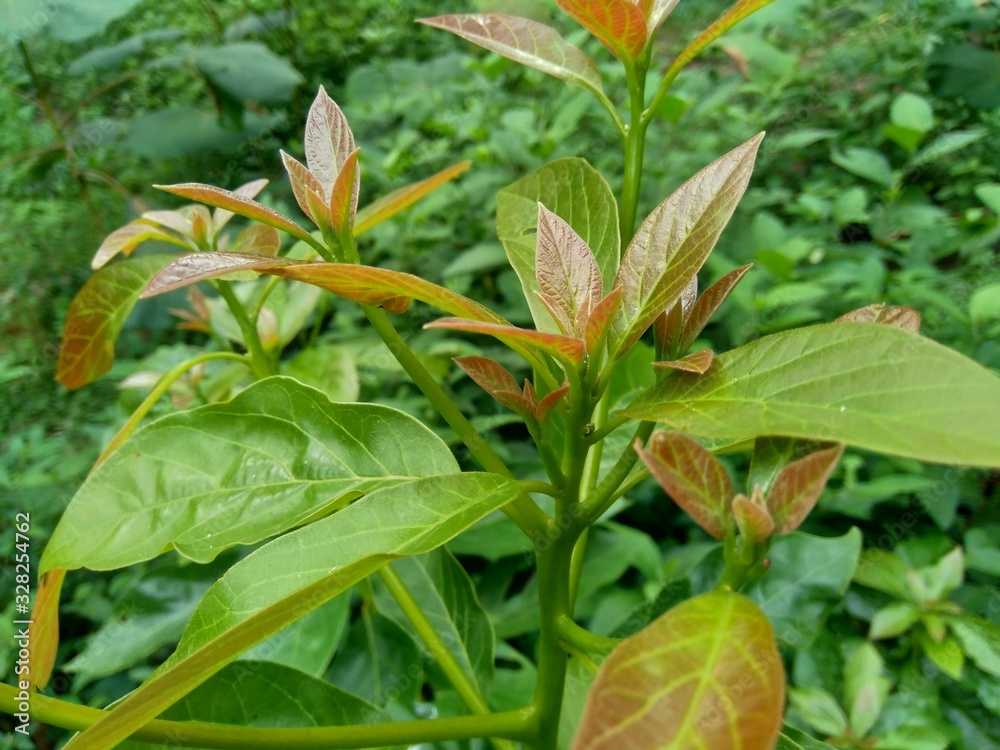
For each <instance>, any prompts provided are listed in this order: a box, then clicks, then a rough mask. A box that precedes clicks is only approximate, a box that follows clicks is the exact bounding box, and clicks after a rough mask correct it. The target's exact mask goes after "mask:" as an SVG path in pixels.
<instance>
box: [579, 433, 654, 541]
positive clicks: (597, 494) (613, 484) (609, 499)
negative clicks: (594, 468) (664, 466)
mask: <svg viewBox="0 0 1000 750" xmlns="http://www.w3.org/2000/svg"><path fill="white" fill-rule="evenodd" d="M655 427H656V423H655V422H640V423H639V426H638V427H636V428H635V434H634V435H633V436H632V439H631V440H630V441H629V444H628V446H626V448H625V450H624V451H622V454H621V456H619V458H618V461H617V462H616V463H615V465H614V466H613V467H612V469H611V471H609V472H608V475H607V476H606V477H604V481H603V482H601V483H600V484H599V485H598V486H597V489H595V490H594V491H593V493H591V495H590V496H589V497H587V499H586V500H585V501H584V503H583V516H584V518H585V519H587V520H588V521H590V522H591V523H592V522H594V521H596V520H597V519H598V518H600V517H601V515H603V513H604V512H605V511H606V510H607V509H608V508H609V507H610V505H611V503H613V502H614V501H615V499H616V498H617V497H618V495H617V492H618V489H619V487H621V485H622V483H623V482H624V481H625V480H626V479H628V475H629V472H631V471H632V467H633V466H635V462H636V461H638V460H639V455H638V454H637V453H636V452H635V449H634V448H633V447H632V446H633V444H634V443H635V441H636V440H637V439H638V440H641V441H642V442H643V443H645V442H646V441H647V440H648V439H649V436H650V435H652V434H653V429H654V428H655Z"/></svg>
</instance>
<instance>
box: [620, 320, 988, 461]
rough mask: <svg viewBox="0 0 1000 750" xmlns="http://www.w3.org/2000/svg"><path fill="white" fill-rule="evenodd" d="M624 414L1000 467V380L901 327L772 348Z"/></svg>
mask: <svg viewBox="0 0 1000 750" xmlns="http://www.w3.org/2000/svg"><path fill="white" fill-rule="evenodd" d="M625 414H626V415H627V416H630V417H634V418H637V419H648V420H653V421H657V422H663V423H665V424H666V425H667V426H669V427H670V428H672V429H676V430H680V431H682V432H686V433H688V434H691V435H697V436H701V437H708V438H725V439H731V440H734V441H736V440H745V439H749V438H753V437H757V436H760V435H786V436H789V437H802V438H813V439H819V440H829V441H832V442H843V443H849V444H853V445H857V446H859V447H862V448H868V449H871V450H875V451H880V452H883V453H890V454H896V455H900V456H906V457H908V458H916V459H919V460H922V461H929V462H936V463H957V464H967V465H973V466H988V467H997V466H1000V378H998V377H997V376H996V375H994V374H993V373H992V372H990V371H989V370H986V369H985V368H983V367H981V366H980V365H978V364H976V363H975V362H973V361H972V360H970V359H967V358H966V357H963V356H962V355H961V354H958V353H957V352H954V351H952V350H950V349H948V348H946V347H944V346H941V345H940V344H937V343H935V342H933V341H931V340H929V339H925V338H923V337H921V336H917V335H915V334H912V333H909V332H908V331H904V330H901V329H899V328H895V327H892V326H883V325H867V324H858V323H835V324H826V325H819V326H810V327H806V328H800V329H796V330H793V331H787V332H785V333H778V334H775V335H772V336H766V337H764V338H762V339H758V340H757V341H754V342H753V343H750V344H747V345H745V346H741V347H739V348H737V349H734V350H732V351H730V352H727V353H725V354H723V355H721V356H719V357H716V359H715V363H714V364H713V366H712V369H711V370H709V372H708V373H706V374H705V375H700V376H694V375H687V374H684V373H675V374H673V375H671V376H670V377H668V378H666V379H665V380H664V381H662V382H661V383H660V384H658V385H656V386H654V387H653V388H651V389H650V390H649V391H647V392H646V393H644V394H642V395H641V396H640V397H639V398H638V399H636V401H634V402H633V403H632V404H631V405H630V406H629V407H628V408H627V409H626V410H625Z"/></svg>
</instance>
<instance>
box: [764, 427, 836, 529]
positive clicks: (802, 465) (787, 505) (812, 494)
mask: <svg viewBox="0 0 1000 750" xmlns="http://www.w3.org/2000/svg"><path fill="white" fill-rule="evenodd" d="M842 455H844V446H843V444H838V445H835V446H833V447H832V448H827V449H826V450H821V451H816V452H815V453H810V454H809V455H808V456H806V457H805V458H800V459H799V460H798V461H795V462H794V463H790V464H788V466H786V467H785V468H783V469H782V470H781V471H780V472H778V476H777V477H776V478H775V480H774V485H773V486H772V487H771V491H770V493H769V494H768V496H767V506H768V508H769V509H770V510H771V516H772V517H773V518H774V533H776V534H787V533H788V532H789V531H795V529H797V528H798V527H799V526H801V525H802V522H803V521H804V520H805V518H806V516H808V515H809V512H810V511H811V510H812V509H813V506H815V505H816V501H817V500H819V496H820V495H821V494H822V492H823V488H824V487H826V483H827V480H829V478H830V474H832V473H833V469H834V467H836V465H837V462H838V461H840V457H841V456H842Z"/></svg>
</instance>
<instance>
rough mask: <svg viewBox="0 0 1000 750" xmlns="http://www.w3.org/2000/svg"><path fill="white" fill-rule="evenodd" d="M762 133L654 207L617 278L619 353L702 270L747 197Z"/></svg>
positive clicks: (616, 339)
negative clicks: (742, 201) (731, 218)
mask: <svg viewBox="0 0 1000 750" xmlns="http://www.w3.org/2000/svg"><path fill="white" fill-rule="evenodd" d="M763 137H764V135H763V133H761V134H760V135H758V136H755V137H754V138H751V139H750V140H749V141H747V142H746V143H744V144H743V145H742V146H739V147H737V148H735V149H733V150H732V151H730V152H729V153H728V154H726V155H725V156H723V157H721V158H719V159H716V160H715V161H714V162H712V163H711V164H709V165H708V166H707V167H705V168H704V169H702V170H701V171H700V172H698V174H696V175H695V176H694V177H692V178H691V179H690V180H688V181H687V182H685V183H684V184H683V185H681V186H680V187H679V188H678V189H677V190H676V191H674V193H673V194H672V195H671V196H670V197H669V198H667V199H666V200H665V201H663V203H661V204H660V205H659V206H657V207H656V208H655V209H653V212H652V213H651V214H650V215H649V216H648V217H646V219H645V221H643V223H642V225H641V226H640V227H639V230H638V231H637V232H636V233H635V237H634V238H633V239H632V242H631V243H629V246H628V249H627V250H626V251H625V256H624V257H623V258H622V263H621V268H619V270H618V276H617V278H616V280H615V286H620V287H621V288H622V297H623V302H622V307H621V310H619V313H618V318H617V319H616V320H615V325H614V329H613V330H612V336H611V341H612V343H613V345H614V347H615V348H616V352H617V355H618V356H619V357H621V356H623V355H624V353H625V352H626V351H628V349H629V348H630V347H631V346H632V344H634V343H635V342H636V341H637V340H638V339H639V337H640V336H641V335H642V334H643V333H644V332H645V330H646V329H647V328H649V326H650V324H652V322H653V321H654V320H655V319H656V317H657V316H658V315H659V314H660V313H662V312H663V311H664V310H667V309H668V308H670V307H671V306H672V305H673V304H674V303H675V302H676V301H677V300H678V299H680V298H681V295H682V293H683V292H684V289H685V288H686V287H687V286H688V285H689V284H690V283H691V280H692V279H694V278H695V277H696V276H697V273H698V270H699V269H700V268H701V266H702V264H704V262H705V260H706V259H707V258H708V255H709V253H711V252H712V248H714V247H715V243H716V241H717V240H718V239H719V235H720V234H722V230H723V229H724V228H725V226H726V223H727V222H728V221H729V217H731V216H732V215H733V211H735V210H736V204H737V203H739V201H740V198H742V197H743V193H744V191H745V190H746V187H747V185H748V184H749V182H750V174H751V173H752V171H753V164H754V159H755V158H756V156H757V149H758V147H759V146H760V143H761V140H762V139H763Z"/></svg>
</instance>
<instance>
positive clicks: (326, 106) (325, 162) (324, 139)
mask: <svg viewBox="0 0 1000 750" xmlns="http://www.w3.org/2000/svg"><path fill="white" fill-rule="evenodd" d="M303 142H304V144H305V151H306V166H308V167H309V171H310V172H312V173H313V175H315V177H316V179H317V180H318V181H319V184H320V185H321V186H322V188H323V199H324V200H325V201H326V202H327V203H329V202H330V195H331V193H332V192H333V186H334V184H335V183H336V182H337V176H338V175H339V174H340V171H341V170H342V169H343V167H344V162H346V161H347V157H348V155H350V153H351V152H352V151H354V149H355V148H356V147H355V145H354V133H352V132H351V126H350V125H348V123H347V118H346V117H344V113H343V112H342V111H341V109H340V107H338V106H337V103H336V102H335V101H333V99H331V98H330V95H329V94H327V93H326V89H325V88H323V87H322V86H320V87H319V92H318V93H317V94H316V98H315V99H314V100H313V103H312V106H311V107H310V108H309V114H308V116H307V117H306V131H305V136H304V138H303Z"/></svg>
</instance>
